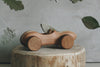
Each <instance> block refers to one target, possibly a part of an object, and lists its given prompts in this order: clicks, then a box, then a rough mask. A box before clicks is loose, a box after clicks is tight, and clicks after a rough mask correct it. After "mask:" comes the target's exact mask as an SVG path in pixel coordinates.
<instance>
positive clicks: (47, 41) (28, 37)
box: [20, 31, 76, 50]
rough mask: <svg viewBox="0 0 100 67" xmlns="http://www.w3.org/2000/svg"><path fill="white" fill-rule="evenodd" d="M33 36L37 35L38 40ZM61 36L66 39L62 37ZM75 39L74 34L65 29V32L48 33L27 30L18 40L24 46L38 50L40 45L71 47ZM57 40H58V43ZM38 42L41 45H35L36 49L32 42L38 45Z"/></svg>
mask: <svg viewBox="0 0 100 67" xmlns="http://www.w3.org/2000/svg"><path fill="white" fill-rule="evenodd" d="M51 32H52V31H51ZM65 36H66V37H65ZM34 37H37V38H38V39H40V41H38V40H37V39H36V40H37V41H36V40H35V39H34ZM62 37H64V38H66V39H63V38H62ZM67 38H68V39H67ZM62 39H63V40H62ZM75 39H76V34H75V33H73V32H71V31H65V32H57V31H53V32H52V33H49V34H44V33H38V32H34V31H29V32H25V33H24V34H23V35H22V36H21V38H20V41H21V43H22V44H23V45H24V46H26V47H28V48H29V49H30V50H38V49H39V48H40V46H42V45H54V44H56V45H61V46H62V47H63V48H72V46H73V42H74V40H75ZM61 40H62V41H61ZM57 41H59V43H58V42H57ZM38 42H40V44H41V45H40V46H39V47H38V46H37V47H38V49H36V48H35V49H34V44H36V45H38ZM61 42H64V43H61ZM63 45H64V46H63ZM67 45H69V46H67ZM32 47H33V49H32Z"/></svg>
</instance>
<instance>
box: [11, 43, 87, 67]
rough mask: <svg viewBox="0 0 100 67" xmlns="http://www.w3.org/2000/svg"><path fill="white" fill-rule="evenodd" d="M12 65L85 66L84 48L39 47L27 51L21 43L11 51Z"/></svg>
mask: <svg viewBox="0 0 100 67" xmlns="http://www.w3.org/2000/svg"><path fill="white" fill-rule="evenodd" d="M11 65H12V67H85V48H83V47H81V46H79V45H74V46H73V47H72V48H71V49H59V48H41V49H40V50H38V51H29V50H28V49H26V48H24V47H23V46H22V45H19V46H17V47H16V48H15V49H13V51H12V59H11Z"/></svg>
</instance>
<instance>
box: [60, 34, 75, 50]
mask: <svg viewBox="0 0 100 67" xmlns="http://www.w3.org/2000/svg"><path fill="white" fill-rule="evenodd" d="M73 44H74V39H73V37H72V36H70V35H65V36H64V37H63V38H62V40H61V45H62V47H63V48H65V49H70V48H72V47H73Z"/></svg>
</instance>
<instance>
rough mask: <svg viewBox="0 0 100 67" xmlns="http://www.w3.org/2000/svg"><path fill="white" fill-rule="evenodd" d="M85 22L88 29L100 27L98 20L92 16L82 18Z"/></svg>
mask: <svg viewBox="0 0 100 67" xmlns="http://www.w3.org/2000/svg"><path fill="white" fill-rule="evenodd" d="M82 21H83V24H84V25H85V26H86V27H87V28H88V29H96V28H98V27H100V25H99V23H98V21H97V20H96V19H95V18H93V17H91V16H86V17H83V18H82Z"/></svg>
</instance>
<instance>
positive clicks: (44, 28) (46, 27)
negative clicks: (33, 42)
mask: <svg viewBox="0 0 100 67" xmlns="http://www.w3.org/2000/svg"><path fill="white" fill-rule="evenodd" d="M40 26H41V28H42V30H43V32H44V33H47V32H48V31H49V30H52V31H54V30H56V29H55V28H53V27H51V26H50V25H48V24H40ZM56 31H57V30H56Z"/></svg>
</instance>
